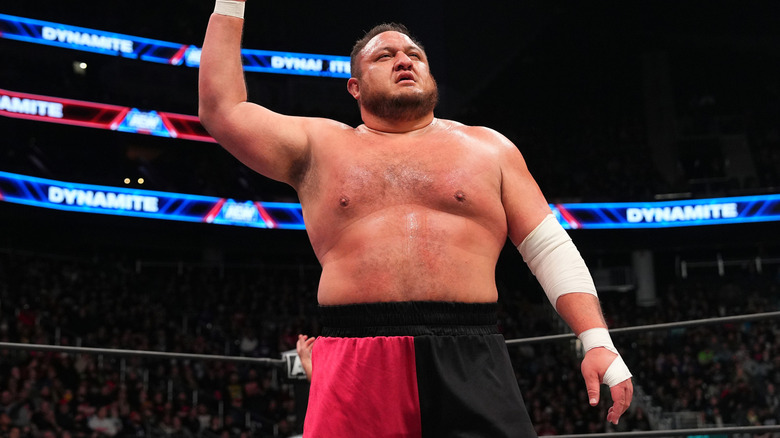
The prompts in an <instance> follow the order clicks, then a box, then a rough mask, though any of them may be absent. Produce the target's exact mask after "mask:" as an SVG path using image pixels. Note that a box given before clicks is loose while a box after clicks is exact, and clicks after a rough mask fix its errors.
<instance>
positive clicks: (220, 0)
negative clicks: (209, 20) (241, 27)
mask: <svg viewBox="0 0 780 438" xmlns="http://www.w3.org/2000/svg"><path fill="white" fill-rule="evenodd" d="M245 6H246V3H245V2H239V1H235V0H217V3H216V4H215V5H214V13H215V14H219V15H227V16H228V17H236V18H244V7H245Z"/></svg>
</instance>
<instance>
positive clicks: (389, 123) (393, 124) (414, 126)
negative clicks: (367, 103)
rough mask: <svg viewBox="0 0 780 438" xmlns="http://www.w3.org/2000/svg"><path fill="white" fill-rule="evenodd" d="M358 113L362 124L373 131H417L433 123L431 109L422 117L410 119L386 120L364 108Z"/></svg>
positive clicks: (389, 132)
mask: <svg viewBox="0 0 780 438" xmlns="http://www.w3.org/2000/svg"><path fill="white" fill-rule="evenodd" d="M360 115H361V117H362V118H363V124H364V125H365V126H366V127H367V128H369V129H371V130H373V131H378V132H385V133H388V134H403V133H406V132H412V131H417V130H420V129H423V128H426V127H427V126H429V125H430V124H431V123H433V120H434V117H433V111H431V112H430V113H428V114H426V115H425V116H423V117H420V118H416V119H412V120H388V119H384V118H381V117H378V116H376V115H374V114H372V113H370V112H368V111H366V110H365V109H364V108H361V109H360Z"/></svg>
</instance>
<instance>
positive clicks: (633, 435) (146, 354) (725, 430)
mask: <svg viewBox="0 0 780 438" xmlns="http://www.w3.org/2000/svg"><path fill="white" fill-rule="evenodd" d="M774 318H778V319H780V311H776V312H762V313H754V314H746V315H736V316H726V317H714V318H704V319H696V320H688V321H678V322H670V323H660V324H649V325H641V326H634V327H624V328H617V329H610V330H609V332H610V334H613V335H623V334H632V333H637V332H648V331H660V330H669V329H677V328H686V327H698V326H702V325H716V324H729V323H742V322H749V321H759V320H766V319H774ZM574 339H576V337H575V336H574V334H573V333H568V334H560V335H549V336H538V337H531V338H520V339H510V340H507V341H506V343H507V346H518V345H526V344H533V343H541V342H552V341H562V340H574ZM0 350H27V351H41V352H56V353H73V354H93V355H108V356H120V357H122V356H123V357H142V358H152V359H179V360H202V361H224V362H232V363H243V364H249V365H259V366H283V365H285V364H286V362H287V361H286V360H284V359H272V358H256V357H242V356H222V355H212V354H187V353H169V352H161V351H145V350H125V349H108V348H92V347H74V346H63V345H44V344H22V343H14V342H0ZM769 433H780V425H767V426H737V427H705V428H694V429H690V428H688V429H664V430H647V431H634V432H608V433H594V434H575V435H554V436H556V437H558V438H583V437H587V438H640V437H666V436H669V437H671V436H691V437H694V436H696V437H700V436H704V435H710V434H712V435H739V436H746V435H747V434H750V435H753V434H769Z"/></svg>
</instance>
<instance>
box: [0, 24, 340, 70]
mask: <svg viewBox="0 0 780 438" xmlns="http://www.w3.org/2000/svg"><path fill="white" fill-rule="evenodd" d="M0 38H7V39H12V40H17V41H24V42H28V43H34V44H45V45H48V46H55V47H62V48H66V49H73V50H81V51H86V52H94V53H100V54H103V55H111V56H121V57H124V58H131V59H140V60H142V61H149V62H156V63H161V64H170V65H186V66H188V67H198V66H200V48H199V47H196V46H193V45H189V44H179V43H171V42H166V41H159V40H153V39H149V38H142V37H136V36H131V35H123V34H118V33H113V32H106V31H102V30H94V29H87V28H83V27H76V26H70V25H66V24H59V23H52V22H48V21H41V20H34V19H31V18H23V17H15V16H12V15H5V14H0ZM241 55H242V62H243V64H244V70H245V71H251V72H262V73H278V74H288V75H305V76H323V77H335V78H349V77H350V67H349V57H347V56H332V55H315V54H308V53H291V52H273V51H269V50H253V49H243V50H242V51H241Z"/></svg>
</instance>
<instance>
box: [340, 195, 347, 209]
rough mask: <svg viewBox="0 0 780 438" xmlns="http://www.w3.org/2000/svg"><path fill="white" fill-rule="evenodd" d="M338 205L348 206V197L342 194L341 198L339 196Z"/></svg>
mask: <svg viewBox="0 0 780 438" xmlns="http://www.w3.org/2000/svg"><path fill="white" fill-rule="evenodd" d="M339 205H341V206H342V207H346V206H348V205H349V198H348V197H346V196H342V197H341V198H339Z"/></svg>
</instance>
